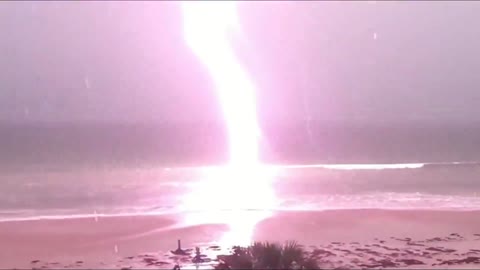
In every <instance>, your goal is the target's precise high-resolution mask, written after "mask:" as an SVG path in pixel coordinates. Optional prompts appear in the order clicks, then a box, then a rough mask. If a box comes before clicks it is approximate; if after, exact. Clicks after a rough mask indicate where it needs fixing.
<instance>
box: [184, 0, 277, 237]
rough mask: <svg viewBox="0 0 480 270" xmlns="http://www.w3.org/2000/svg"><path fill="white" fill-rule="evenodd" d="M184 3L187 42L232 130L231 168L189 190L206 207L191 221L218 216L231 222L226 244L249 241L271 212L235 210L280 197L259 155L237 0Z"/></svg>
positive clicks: (193, 202) (190, 201) (192, 203)
mask: <svg viewBox="0 0 480 270" xmlns="http://www.w3.org/2000/svg"><path fill="white" fill-rule="evenodd" d="M181 5H182V13H183V23H184V24H183V27H184V28H183V31H184V36H185V41H186V43H187V44H188V46H189V47H190V49H191V50H192V51H193V52H194V54H195V55H196V57H197V58H198V59H199V60H200V61H201V62H202V63H203V65H204V66H205V67H206V68H207V70H208V72H209V74H210V76H211V77H212V79H213V81H214V84H215V88H216V91H217V94H218V97H219V101H220V103H221V106H222V111H223V116H224V121H225V123H226V126H227V130H228V141H229V159H230V160H229V163H228V165H227V166H225V167H226V169H224V170H217V171H213V172H212V171H210V172H209V174H208V178H209V179H208V181H207V180H205V181H204V182H202V183H201V185H200V186H198V187H196V188H195V189H194V191H193V193H191V194H189V195H187V197H186V199H185V200H184V203H185V205H186V207H187V209H189V210H191V209H192V208H197V209H198V208H199V207H200V208H201V209H200V210H203V212H202V213H201V217H199V216H196V218H195V219H196V221H190V222H194V223H198V222H200V223H201V222H202V219H203V220H204V221H208V222H215V220H216V219H215V218H217V219H218V218H220V219H221V220H216V221H218V222H226V223H228V224H229V225H230V228H231V230H230V236H229V237H227V238H230V240H224V241H222V243H223V244H226V243H227V242H228V243H231V241H235V243H231V244H237V245H238V244H248V242H249V241H250V240H251V234H252V231H253V228H254V226H255V224H256V223H257V222H258V221H259V220H261V219H263V218H265V217H267V216H268V215H269V213H266V212H261V211H258V212H252V211H243V212H242V211H240V213H239V212H238V211H237V212H233V211H232V210H242V209H243V210H245V209H257V210H260V209H261V210H265V209H269V208H271V207H272V204H273V201H274V196H273V190H272V188H271V186H270V183H269V182H268V181H269V180H270V179H272V176H271V174H270V172H266V171H265V170H264V167H263V166H261V163H260V160H259V146H258V142H259V138H260V128H259V124H258V119H257V109H256V96H255V90H256V89H255V85H254V83H253V82H252V80H251V79H250V77H249V75H248V73H247V72H246V70H245V69H244V68H243V67H242V65H241V64H240V61H239V60H238V59H237V56H236V54H235V51H234V49H233V48H232V46H231V39H232V36H233V34H234V33H238V31H239V29H240V24H239V19H238V15H237V2H235V1H183V2H182V3H181ZM247 196H248V197H247ZM219 202H220V203H219ZM202 207H203V208H202ZM218 207H222V208H221V209H218ZM214 210H216V212H215V211H214ZM223 210H229V211H230V212H225V211H223ZM218 211H220V212H218ZM207 212H209V213H211V214H210V215H207V214H206V213H207ZM228 213H230V215H229V214H228ZM191 218H192V216H191ZM198 218H200V220H198ZM187 223H188V222H187ZM225 241H227V242H225ZM242 241H246V242H242Z"/></svg>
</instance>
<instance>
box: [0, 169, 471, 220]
mask: <svg viewBox="0 0 480 270" xmlns="http://www.w3.org/2000/svg"><path fill="white" fill-rule="evenodd" d="M269 168H271V169H272V170H274V171H275V174H274V176H273V178H272V179H270V180H269V181H268V182H267V184H268V187H267V188H268V189H270V191H271V192H272V193H273V194H274V196H275V198H276V203H275V204H270V205H268V207H269V208H270V209H268V210H327V209H357V208H358V209H369V208H373V209H439V210H440V209H444V210H447V209H448V210H475V209H480V196H479V195H480V181H479V178H478V177H479V175H480V163H433V164H395V165H391V164H390V165H385V164H383V165H381V164H377V165H372V164H370V165H368V166H367V165H345V164H344V165H336V166H332V165H317V166H307V167H304V166H290V167H288V166H278V167H277V166H272V167H269ZM216 169H221V168H216V167H190V168H137V169H121V168H117V169H102V170H78V171H63V172H36V173H35V172H28V173H21V172H20V173H9V174H4V175H2V189H1V190H0V218H1V220H12V219H25V218H27V219H28V218H38V217H50V218H55V217H67V216H82V215H129V214H163V213H178V212H181V211H189V210H191V211H202V210H208V209H202V208H197V207H195V205H191V204H190V207H191V209H186V208H184V207H182V206H184V204H183V201H184V200H185V199H186V198H187V199H188V196H189V194H191V193H192V192H193V193H195V190H196V189H209V190H211V191H212V192H209V193H204V194H205V196H208V197H209V198H206V200H212V199H214V200H215V197H216V196H218V198H224V196H225V194H227V195H228V194H229V193H232V194H236V195H239V196H240V197H238V196H237V200H238V199H240V200H241V199H242V196H243V195H244V198H245V200H246V201H251V200H252V195H251V193H250V192H248V190H249V189H252V190H254V189H255V188H256V186H257V185H256V183H255V182H254V181H248V180H245V183H244V184H242V183H240V185H245V186H246V185H248V186H247V189H246V190H247V191H246V192H245V194H243V195H242V194H238V192H239V191H237V190H235V188H234V187H233V185H228V184H226V185H224V186H223V185H222V186H221V187H220V188H219V187H218V185H216V184H212V183H214V182H212V181H209V179H208V175H209V174H208V173H206V172H208V171H212V170H216ZM225 177H228V176H225ZM233 180H235V181H237V183H235V184H239V183H238V181H241V180H238V178H234V179H233ZM221 181H224V182H225V183H229V182H228V181H231V179H228V178H226V179H222V180H221ZM255 181H258V183H259V185H261V186H262V188H265V184H264V183H263V182H260V181H263V180H262V179H255ZM209 185H210V186H209ZM229 187H231V188H229ZM196 196H197V199H199V198H198V196H199V195H196ZM200 196H201V195H200ZM212 197H213V198H212ZM199 200H200V201H201V200H202V199H201V198H200V199H199ZM222 205H231V204H222V202H221V200H220V199H219V200H218V207H220V208H221V207H222ZM236 205H240V204H236ZM226 207H227V208H225V209H222V210H232V209H228V206H226ZM262 207H264V206H263V205H262V204H259V205H258V208H257V207H256V205H255V203H253V204H252V203H250V204H249V206H248V208H249V209H244V210H265V209H262ZM256 208H257V209H256ZM234 210H235V209H234Z"/></svg>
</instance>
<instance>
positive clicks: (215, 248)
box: [0, 209, 480, 269]
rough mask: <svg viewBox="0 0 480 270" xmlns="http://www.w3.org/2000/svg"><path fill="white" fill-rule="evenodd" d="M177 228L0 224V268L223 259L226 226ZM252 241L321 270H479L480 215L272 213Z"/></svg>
mask: <svg viewBox="0 0 480 270" xmlns="http://www.w3.org/2000/svg"><path fill="white" fill-rule="evenodd" d="M237 214H238V215H239V218H241V217H242V215H249V212H248V211H244V212H239V213H237ZM180 220H182V215H181V214H174V215H173V214H172V215H138V216H117V217H95V218H91V217H85V218H68V219H50V220H48V219H45V220H24V221H7V222H1V223H0V243H1V244H0V254H2V256H1V257H2V258H1V259H0V268H2V269H5V268H22V269H26V268H38V269H41V268H67V269H80V268H83V269H85V268H93V267H94V268H105V269H107V268H110V269H111V268H132V269H136V268H137V269H140V268H142V269H145V268H157V269H158V268H161V269H171V268H173V266H174V265H175V264H177V263H178V264H180V266H182V267H183V268H184V269H189V268H194V265H193V264H192V263H191V257H189V256H174V255H173V254H171V253H170V250H175V249H176V248H177V239H181V241H182V248H184V249H186V250H189V249H192V248H194V247H196V246H198V247H200V250H201V251H202V253H204V254H206V255H207V257H208V258H209V259H211V260H212V261H211V262H208V263H205V265H204V266H203V267H200V268H209V267H210V268H211V266H212V265H214V264H215V259H216V255H217V254H227V253H228V249H229V248H230V247H229V246H222V243H219V242H218V239H221V238H222V236H223V235H224V234H226V233H228V232H229V225H228V224H221V223H218V224H196V225H193V224H192V225H188V226H182V225H181V223H179V222H180ZM252 235H253V236H252V240H257V241H273V242H279V243H282V242H284V241H286V240H296V241H298V242H299V243H300V244H302V245H304V247H305V248H306V249H307V250H309V251H311V252H313V254H315V255H316V256H317V258H318V261H319V263H320V266H322V267H323V268H326V269H334V268H406V267H411V268H452V269H453V268H455V269H468V268H478V267H480V211H435V210H373V209H372V210H368V209H365V210H328V211H278V212H275V213H273V215H272V216H271V217H268V218H266V219H264V220H261V221H259V222H258V224H256V226H255V229H254V231H253V234H252ZM207 261H209V260H207Z"/></svg>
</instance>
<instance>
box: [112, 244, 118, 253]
mask: <svg viewBox="0 0 480 270" xmlns="http://www.w3.org/2000/svg"><path fill="white" fill-rule="evenodd" d="M113 249H114V251H115V253H118V246H117V245H115V246H114V247H113Z"/></svg>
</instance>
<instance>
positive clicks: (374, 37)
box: [373, 32, 378, 40]
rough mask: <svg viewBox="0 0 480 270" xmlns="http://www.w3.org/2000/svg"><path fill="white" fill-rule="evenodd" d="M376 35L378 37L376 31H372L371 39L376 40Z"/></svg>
mask: <svg viewBox="0 0 480 270" xmlns="http://www.w3.org/2000/svg"><path fill="white" fill-rule="evenodd" d="M377 37H378V35H377V32H374V33H373V39H374V40H376V39H377Z"/></svg>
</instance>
